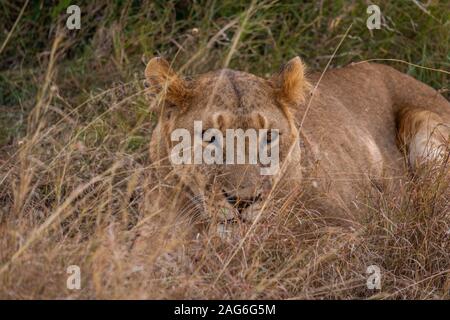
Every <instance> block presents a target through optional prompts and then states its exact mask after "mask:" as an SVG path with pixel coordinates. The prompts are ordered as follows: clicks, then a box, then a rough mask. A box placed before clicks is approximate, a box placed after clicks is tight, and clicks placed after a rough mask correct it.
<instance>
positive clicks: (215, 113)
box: [146, 58, 306, 221]
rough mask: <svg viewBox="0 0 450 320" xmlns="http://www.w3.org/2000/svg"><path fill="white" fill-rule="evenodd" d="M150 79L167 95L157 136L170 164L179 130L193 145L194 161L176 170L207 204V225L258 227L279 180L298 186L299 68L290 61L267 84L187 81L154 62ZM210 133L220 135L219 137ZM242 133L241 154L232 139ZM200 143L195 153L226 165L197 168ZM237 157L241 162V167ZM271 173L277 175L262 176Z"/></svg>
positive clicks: (225, 78) (236, 77) (238, 75)
mask: <svg viewBox="0 0 450 320" xmlns="http://www.w3.org/2000/svg"><path fill="white" fill-rule="evenodd" d="M292 73H294V74H295V75H296V77H295V78H293V75H292ZM146 77H147V81H148V83H149V85H150V90H152V92H153V93H163V99H162V100H161V101H162V103H161V104H160V123H159V129H160V132H161V134H160V135H161V143H162V144H164V145H165V150H166V151H167V152H166V153H165V154H164V155H165V156H166V157H169V158H170V154H171V152H172V150H174V148H175V147H176V146H177V144H179V143H180V139H179V137H178V138H177V137H174V135H173V133H174V132H175V130H176V129H185V130H183V132H184V133H187V132H188V133H189V136H190V137H191V139H190V140H189V141H190V142H191V143H192V144H191V145H192V147H191V148H189V149H188V152H187V153H189V156H190V157H188V158H190V161H187V162H188V163H181V164H176V165H174V164H173V163H172V165H173V168H174V172H176V174H177V175H178V177H179V178H180V179H181V180H182V181H183V183H184V185H185V187H186V188H187V190H188V191H187V192H189V193H190V195H191V197H192V198H193V199H196V200H197V201H198V200H200V201H201V202H202V203H203V205H204V206H203V207H204V209H205V211H206V212H207V213H208V217H211V216H214V217H217V218H218V219H219V220H221V221H222V220H230V219H235V218H241V219H252V218H253V217H254V216H255V214H257V212H258V209H260V208H261V206H262V205H263V203H264V200H266V198H267V195H268V194H269V193H270V191H271V188H272V187H273V185H274V183H277V184H279V182H276V181H277V179H279V178H280V175H281V174H283V173H284V174H285V175H286V173H288V175H289V178H291V179H300V165H299V162H300V148H299V144H298V142H296V141H297V137H298V132H297V130H296V126H295V123H294V120H293V117H292V115H291V114H292V112H293V111H292V110H291V109H292V108H293V107H296V105H297V103H298V102H302V101H303V99H302V98H303V91H304V90H305V89H306V83H304V80H303V65H302V64H301V62H300V60H298V59H295V60H292V61H291V62H290V63H288V64H287V65H286V66H285V68H284V70H282V71H281V73H280V74H278V75H276V76H274V77H272V78H271V79H269V80H266V79H262V78H259V77H257V76H255V75H252V74H248V73H244V72H238V71H233V70H228V69H223V70H219V71H216V72H211V73H207V74H204V75H200V76H198V77H197V78H195V79H193V80H184V79H181V78H180V77H178V76H177V75H175V73H173V71H172V70H171V69H170V67H169V65H168V64H167V62H165V61H164V60H162V59H159V58H155V59H153V60H151V61H150V62H149V64H148V66H147V69H146ZM296 82H297V83H296ZM155 89H156V90H155ZM291 91H294V92H291ZM164 94H165V95H164ZM293 100H297V101H293ZM194 124H197V126H194ZM199 124H201V127H199ZM208 129H215V131H214V134H211V132H209V131H211V130H209V131H208ZM236 130H241V131H240V132H241V133H242V132H243V133H244V134H246V133H248V136H245V138H244V140H242V141H245V142H244V143H243V144H242V145H241V148H239V146H238V145H237V140H236V137H232V136H231V134H232V133H235V134H237V133H238V131H236ZM251 134H256V140H254V141H256V143H251V141H250V139H251V138H250V136H251ZM196 135H197V137H198V138H199V139H200V140H197V141H199V144H197V147H200V146H201V150H202V151H204V150H207V149H208V148H213V149H209V150H214V152H213V153H208V154H212V155H214V160H218V159H221V160H222V161H213V162H212V163H211V161H207V160H205V159H201V161H198V158H197V161H195V155H194V153H195V152H194V151H195V150H194V148H195V147H194V146H193V145H194V139H195V137H196ZM218 135H219V136H218ZM228 135H230V137H231V138H229V137H228ZM220 136H222V137H223V138H220ZM254 137H255V135H253V138H254ZM230 141H232V142H233V143H235V144H234V147H230V146H231V145H230V144H229V142H230ZM242 147H243V148H242ZM151 152H152V150H151ZM217 152H219V155H217V154H216V153H217ZM220 152H221V153H222V154H220ZM251 153H253V154H251ZM275 153H276V154H275ZM261 154H264V155H265V156H266V158H265V161H264V159H263V160H261ZM238 156H241V157H242V158H241V162H239V163H238V161H237V159H238ZM243 156H245V157H243ZM252 156H253V157H254V158H253V161H252V160H251V157H252ZM255 158H256V161H255ZM242 159H244V163H242ZM268 159H269V161H268ZM185 162H186V161H185ZM189 162H190V163H189ZM268 167H269V168H271V169H273V170H268V171H264V170H263V168H268ZM268 172H269V173H268ZM293 172H295V174H294V173H293Z"/></svg>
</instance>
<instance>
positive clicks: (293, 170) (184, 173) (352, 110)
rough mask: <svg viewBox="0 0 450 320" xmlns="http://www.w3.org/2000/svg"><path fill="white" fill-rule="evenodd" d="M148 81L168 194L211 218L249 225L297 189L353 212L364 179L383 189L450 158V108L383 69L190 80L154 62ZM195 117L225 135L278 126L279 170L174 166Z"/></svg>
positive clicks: (229, 74) (297, 70) (218, 74)
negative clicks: (181, 136)
mask: <svg viewBox="0 0 450 320" xmlns="http://www.w3.org/2000/svg"><path fill="white" fill-rule="evenodd" d="M145 76H146V83H147V85H148V89H147V90H148V91H149V92H150V94H152V96H153V97H155V96H156V97H159V98H160V99H154V98H153V99H152V103H153V108H154V110H155V111H156V112H157V114H158V115H159V121H158V124H157V126H156V128H155V130H154V132H153V135H152V138H151V144H150V158H151V161H152V162H153V163H158V164H160V166H159V167H160V169H159V170H158V173H157V174H158V177H159V179H162V180H160V181H165V183H164V184H163V185H164V186H165V188H166V191H169V192H172V194H176V195H177V196H179V197H183V198H184V199H185V200H184V201H182V203H183V207H184V208H191V209H192V208H194V207H195V208H196V212H197V213H200V214H201V215H203V217H206V218H208V217H209V218H212V217H216V218H218V219H219V221H223V220H231V219H243V220H251V219H254V217H255V215H257V214H258V212H259V209H261V208H262V207H263V206H264V203H265V200H266V199H267V197H268V196H269V195H271V196H272V197H273V196H275V197H276V196H280V195H283V194H286V193H289V192H293V191H294V190H298V188H311V189H312V190H319V191H320V193H321V194H324V195H326V198H327V199H328V201H329V202H330V203H333V204H334V205H335V207H337V208H339V210H340V211H341V212H345V213H348V214H351V212H352V208H353V207H352V205H353V204H354V203H355V201H356V200H357V197H358V193H359V191H360V188H361V182H362V183H365V182H370V183H371V185H376V186H378V187H380V185H381V186H382V184H383V183H382V182H383V181H384V180H385V179H392V178H394V177H397V176H404V175H405V170H408V167H409V168H413V169H414V168H415V167H416V166H418V165H420V164H421V163H424V162H427V161H429V160H433V161H436V160H437V161H441V162H442V161H445V160H446V158H447V157H448V154H449V150H448V146H449V134H450V129H449V124H450V103H449V102H448V101H447V100H446V99H445V98H444V97H443V96H442V95H441V94H439V93H438V92H437V91H436V90H434V89H432V88H431V87H429V86H427V85H425V84H423V83H421V82H419V81H417V80H415V79H413V78H412V77H410V76H408V75H405V74H402V73H400V72H398V71H396V70H395V69H393V68H391V67H388V66H385V65H380V64H373V63H359V64H352V65H350V66H347V67H345V68H341V69H336V70H330V71H327V72H325V73H324V74H323V76H322V74H310V75H306V74H305V66H304V64H303V62H302V61H301V59H300V58H299V57H296V58H294V59H292V60H290V61H289V62H288V63H286V64H285V65H284V66H283V67H282V68H281V70H280V72H278V73H277V74H275V75H273V76H272V77H271V78H270V79H264V78H261V77H258V76H255V75H253V74H249V73H246V72H241V71H234V70H229V69H222V70H218V71H214V72H209V73H206V74H202V75H199V76H197V77H195V78H193V79H187V78H183V77H181V76H179V75H177V74H176V73H175V72H174V71H173V70H172V68H171V67H170V65H169V63H168V62H167V61H166V60H164V59H162V58H153V59H152V60H150V62H149V63H148V65H147V67H146V69H145ZM194 121H202V123H203V127H205V128H216V129H219V130H221V131H222V132H225V130H226V129H238V128H241V129H243V130H246V129H248V128H254V129H262V128H265V129H271V128H273V129H277V130H278V131H279V137H278V139H276V140H277V141H271V140H270V139H269V138H268V141H267V144H268V145H269V144H273V143H278V144H279V153H280V154H279V159H280V170H279V172H278V173H277V174H276V175H273V176H265V175H261V174H260V170H259V169H260V166H261V164H233V165H229V164H228V165H227V164H209V165H208V164H192V165H191V164H188V165H180V166H173V165H172V164H171V162H170V160H169V154H170V150H171V148H172V147H173V146H174V143H175V142H174V141H172V140H171V138H170V137H171V132H173V130H175V129H177V128H185V129H187V130H189V131H190V132H192V130H193V123H194ZM192 133H193V132H192ZM212 142H213V141H210V140H208V139H204V141H203V144H204V145H208V144H210V143H212ZM405 155H406V158H405ZM405 159H407V164H406V165H405ZM177 183H178V186H180V185H181V187H178V188H177V187H176V186H177ZM273 189H275V191H274V190H273ZM194 211H195V210H194ZM333 212H337V211H333ZM336 214H337V213H336Z"/></svg>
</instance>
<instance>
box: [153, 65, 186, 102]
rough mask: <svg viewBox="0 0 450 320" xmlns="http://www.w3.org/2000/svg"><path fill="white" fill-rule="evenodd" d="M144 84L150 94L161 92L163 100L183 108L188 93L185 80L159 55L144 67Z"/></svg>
mask: <svg viewBox="0 0 450 320" xmlns="http://www.w3.org/2000/svg"><path fill="white" fill-rule="evenodd" d="M145 78H146V86H147V87H148V92H149V93H150V94H152V95H159V94H162V98H163V101H167V102H169V103H170V104H173V105H176V106H177V107H180V108H183V107H184V106H185V105H186V99H187V97H188V95H189V90H188V88H187V85H186V82H185V81H184V80H183V79H182V78H180V77H179V76H178V75H177V74H176V73H175V72H174V71H173V70H172V68H171V67H170V65H169V63H168V62H167V61H166V60H164V59H163V58H160V57H155V58H153V59H151V60H150V61H149V62H148V63H147V67H146V68H145Z"/></svg>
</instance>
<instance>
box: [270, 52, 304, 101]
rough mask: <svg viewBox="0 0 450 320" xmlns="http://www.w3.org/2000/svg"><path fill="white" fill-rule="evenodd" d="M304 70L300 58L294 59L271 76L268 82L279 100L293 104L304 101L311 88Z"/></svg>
mask: <svg viewBox="0 0 450 320" xmlns="http://www.w3.org/2000/svg"><path fill="white" fill-rule="evenodd" d="M305 69H306V67H305V65H304V64H303V62H302V60H301V59H300V57H295V58H293V59H291V60H289V62H287V63H286V64H285V65H283V66H282V67H281V70H280V72H279V73H277V74H275V75H273V76H272V78H271V79H270V81H271V83H272V85H273V86H274V87H275V90H276V92H277V94H278V96H279V98H281V99H283V100H286V101H288V102H290V103H294V104H299V103H302V102H304V101H305V99H306V95H307V93H308V92H309V90H310V87H311V86H310V84H309V82H308V80H307V79H306V76H305Z"/></svg>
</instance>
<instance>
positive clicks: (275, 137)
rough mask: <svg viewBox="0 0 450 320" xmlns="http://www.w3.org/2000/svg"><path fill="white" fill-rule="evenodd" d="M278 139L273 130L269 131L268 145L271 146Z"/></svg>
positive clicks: (267, 136)
mask: <svg viewBox="0 0 450 320" xmlns="http://www.w3.org/2000/svg"><path fill="white" fill-rule="evenodd" d="M277 137H278V134H276V133H275V134H273V133H272V130H269V131H267V135H266V142H267V144H268V145H269V144H271V143H272V142H274V141H275V140H276V139H277Z"/></svg>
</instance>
